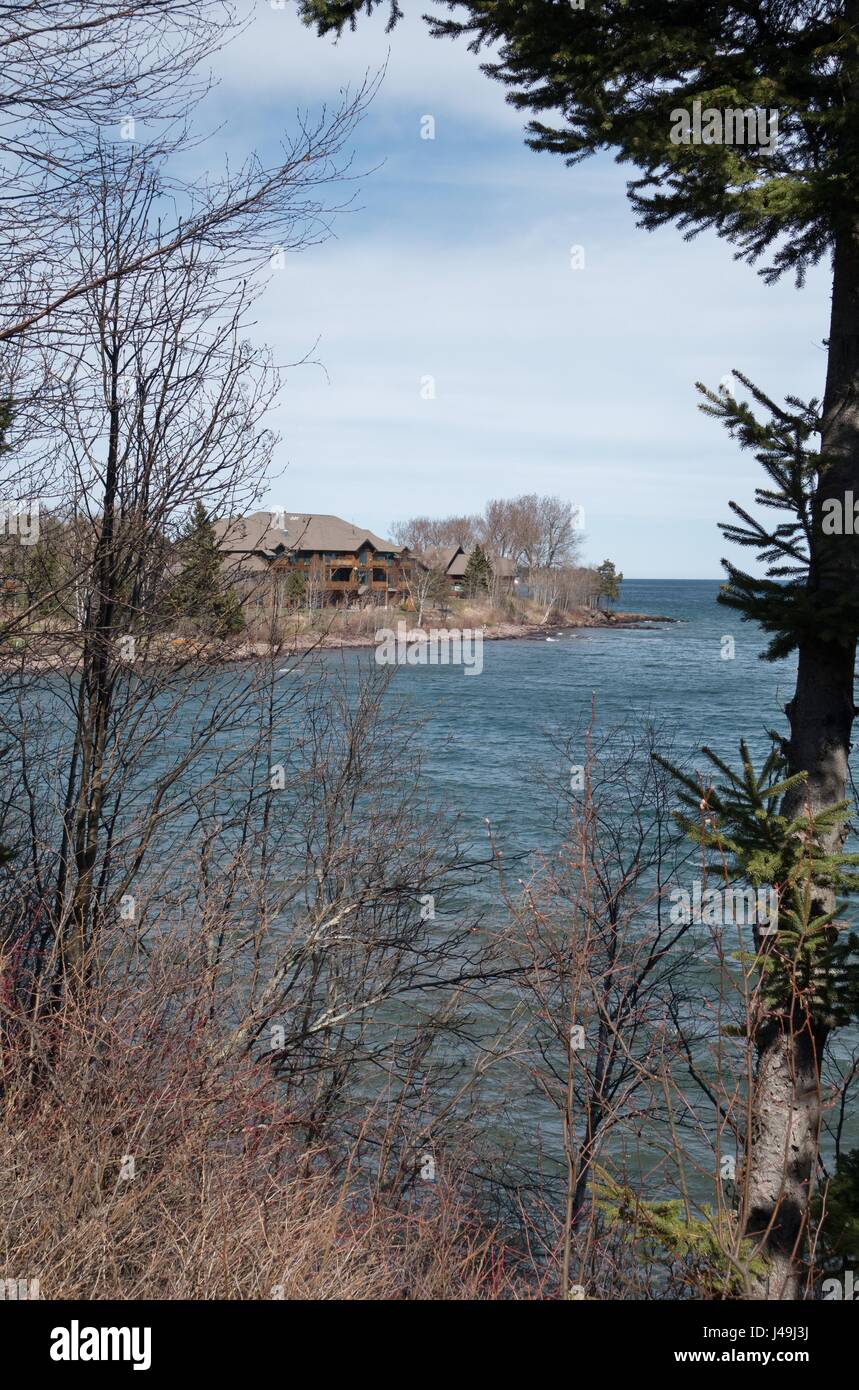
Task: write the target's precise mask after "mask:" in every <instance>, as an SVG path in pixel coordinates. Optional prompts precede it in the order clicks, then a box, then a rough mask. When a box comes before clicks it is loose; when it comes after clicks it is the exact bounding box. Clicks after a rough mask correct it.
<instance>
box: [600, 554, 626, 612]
mask: <svg viewBox="0 0 859 1390" xmlns="http://www.w3.org/2000/svg"><path fill="white" fill-rule="evenodd" d="M597 574H598V575H599V579H600V587H599V597H600V598H604V599H607V600H608V602H609V603H615V602H616V600H617V597H618V595H619V593H620V586H621V584H622V583H623V575H622V574H620V573H619V572H618V571H617V570H616V569H615V567H614V563H613V561H611V560H603V562H602V564H601V565H598V566H597Z"/></svg>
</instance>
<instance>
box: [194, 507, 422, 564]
mask: <svg viewBox="0 0 859 1390" xmlns="http://www.w3.org/2000/svg"><path fill="white" fill-rule="evenodd" d="M276 520H277V521H282V522H283V526H277V525H276V524H275V521H276ZM215 535H216V537H217V539H218V544H219V546H220V547H221V549H222V550H226V551H229V552H240V553H242V554H247V553H248V552H256V553H261V554H262V555H264V556H265V557H266V558H267V559H269V560H275V559H277V557H278V555H281V554H283V553H284V552H285V551H287V552H296V551H312V552H318V553H323V552H326V551H331V552H335V553H340V552H346V553H349V554H352V553H354V552H355V551H358V550H360V549H361V547H362V546H364V545H369V546H371V547H372V549H373V550H380V551H385V552H387V553H388V554H393V555H399V554H401V553H402V551H403V547H402V546H401V545H395V544H394V542H393V541H386V540H383V539H382V537H381V536H377V535H375V534H374V532H372V531H368V530H367V529H366V528H365V527H361V526H355V525H353V523H352V522H351V521H344V520H343V518H342V517H339V516H329V515H327V514H325V513H323V512H254V513H253V514H252V515H251V516H239V517H233V518H231V519H230V520H228V521H216V522H215Z"/></svg>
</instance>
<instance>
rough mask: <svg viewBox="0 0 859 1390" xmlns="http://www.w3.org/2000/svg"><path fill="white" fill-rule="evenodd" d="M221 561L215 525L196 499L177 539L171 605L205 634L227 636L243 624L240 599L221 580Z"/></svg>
mask: <svg viewBox="0 0 859 1390" xmlns="http://www.w3.org/2000/svg"><path fill="white" fill-rule="evenodd" d="M222 562H223V556H222V554H221V551H220V550H219V548H218V541H217V537H216V535H215V528H214V526H213V525H212V523H211V520H210V518H209V515H208V513H207V511H206V508H205V507H204V506H203V504H202V502H197V503H196V504H195V506H194V510H193V512H192V513H191V516H190V518H189V520H188V525H187V528H186V530H185V534H184V535H183V536H182V538H181V540H180V542H179V572H178V575H177V577H176V582H175V585H174V587H173V593H172V608H173V611H174V613H175V614H176V616H179V617H183V618H189V619H190V620H191V621H192V622H193V623H194V625H195V626H196V627H197V629H198V630H199V631H200V632H201V633H204V634H205V635H206V636H207V637H215V638H225V637H229V636H232V635H233V634H235V633H237V632H241V630H242V628H243V627H244V616H243V613H242V606H241V602H240V600H239V597H238V595H237V594H236V591H235V589H234V588H233V587H232V585H230V584H227V583H226V582H225V580H224V572H223V563H222Z"/></svg>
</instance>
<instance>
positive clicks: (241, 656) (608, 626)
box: [0, 609, 680, 671]
mask: <svg viewBox="0 0 859 1390" xmlns="http://www.w3.org/2000/svg"><path fill="white" fill-rule="evenodd" d="M382 614H384V615H385V616H387V617H388V619H389V622H388V624H385V623H383V622H381V621H380V624H379V627H382V626H389V625H391V624H393V625H394V626H395V625H396V623H398V622H406V623H407V624H408V615H405V614H402V613H397V615H396V616H394V615H393V614H391V613H390V612H388V613H385V610H380V617H381V615H382ZM679 621H680V620H679V619H678V618H669V617H666V616H662V615H659V614H653V613H624V612H617V613H599V612H597V611H596V610H594V609H586V610H580V611H579V612H578V613H570V614H568V615H567V617H566V620H565V621H564V622H561V623H558V622H555V623H522V622H519V623H517V622H506V623H493V624H487V625H483V626H482V631H483V640H484V641H485V642H510V641H523V640H527V639H528V638H531V639H533V640H537V639H539V638H543V639H546V638H553V639H555V640H559V639H560V638H561V637H562V636H565V635H568V634H569V635H572V634H573V633H578V632H593V631H597V630H599V631H612V630H616V631H627V632H628V631H635V630H639V631H647V630H648V629H652V628H655V627H659V626H661V625H663V624H665V623H676V622H679ZM425 622H426V620H425ZM448 623H450V620H449V619H448ZM437 626H438V624H437V623H436V622H435V621H433V623H432V624H430V623H429V622H426V625H425V627H424V628H422V629H418V628H417V627H415V628H411V627H410V628H409V631H414V632H417V631H427V630H428V629H431V628H433V627H437ZM448 630H449V631H457V630H459V631H466V630H472V631H474V630H480V629H465V628H462V629H457V628H455V627H453V626H452V625H451V626H450V627H449V628H448ZM377 631H378V628H377ZM39 636H44V634H39ZM25 640H26V639H25ZM413 640H415V639H413ZM416 640H420V639H419V638H418V639H416ZM376 645H377V641H376V636H375V633H344V634H343V635H342V636H341V635H338V634H336V633H332V632H331V631H328V632H322V633H313V634H310V633H305V634H299V633H293V634H292V635H291V637H287V638H285V639H284V640H283V641H282V642H280V643H278V644H272V643H270V642H253V641H245V642H237V643H236V644H235V645H234V646H230V647H223V648H220V649H219V648H218V647H217V646H216V645H214V644H211V645H204V646H202V647H200V648H196V649H195V647H196V644H195V642H194V639H193V638H167V639H165V645H164V648H163V649H162V652H161V655H162V657H163V656H164V655H167V654H168V653H169V655H170V656H171V657H172V658H173V659H174V661H176V660H177V659H178V661H180V662H184V661H186V660H187V659H189V658H191V659H193V658H194V657H201V658H203V659H205V660H206V661H207V662H210V663H211V664H213V665H232V664H234V663H236V662H240V661H254V660H261V659H264V658H271V657H273V656H276V657H277V658H278V660H283V659H284V658H287V659H288V658H289V657H291V656H306V655H308V654H309V653H310V652H318V651H360V650H362V649H366V648H368V647H375V646H376ZM34 646H35V643H34ZM141 660H142V662H143V663H145V664H147V665H152V664H155V665H157V664H159V658H158V656H155V655H150V656H149V657H145V658H141ZM76 665H77V660H76V657H75V656H72V655H71V654H69V652H68V650H66V652H54V653H51V654H41V655H39V654H38V653H37V652H36V651H31V652H28V651H26V650H24V651H18V652H15V651H7V652H3V653H2V655H0V671H20V670H21V669H22V668H23V669H24V670H27V671H50V670H54V671H63V670H66V671H68V670H73V669H74V667H75V666H76Z"/></svg>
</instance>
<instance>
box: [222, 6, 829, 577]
mask: <svg viewBox="0 0 859 1390" xmlns="http://www.w3.org/2000/svg"><path fill="white" fill-rule="evenodd" d="M276 2H277V0H276ZM247 8H248V11H249V12H250V11H251V10H252V11H253V16H254V18H253V23H252V24H251V25H250V26H249V27H248V29H247V30H246V32H245V33H243V34H242V35H241V36H240V37H239V39H238V40H237V41H235V42H234V43H233V44H231V45H230V46H229V48H228V49H227V50H225V51H224V53H223V54H221V55H220V56H219V58H218V60H217V65H216V75H217V78H218V80H219V85H218V88H217V90H216V91H215V92H214V93H213V94H212V96H211V97H210V99H209V105H208V108H207V114H208V115H210V116H214V118H215V120H216V122H217V123H218V124H219V128H218V130H217V132H216V134H215V135H214V136H213V138H212V140H211V142H210V144H209V146H208V150H209V153H210V157H211V158H212V160H213V161H216V160H218V159H219V158H223V157H226V156H227V155H229V156H230V157H231V158H233V159H234V158H235V157H236V155H237V153H238V152H239V151H241V150H246V149H249V148H253V147H256V148H258V149H259V150H260V151H261V153H263V154H264V155H265V154H267V153H268V154H270V153H272V152H273V151H274V150H275V149H276V147H277V142H278V140H279V139H280V137H281V136H282V134H283V133H284V132H289V131H293V132H294V131H295V130H296V128H297V113H300V112H302V111H311V112H317V113H318V112H319V110H320V109H321V107H322V106H323V105H324V104H326V103H327V104H328V105H329V106H330V105H332V104H336V103H337V102H338V100H339V98H340V94H341V91H342V89H344V88H347V87H348V88H351V89H354V88H355V87H357V86H360V84H361V82H362V81H363V80H364V78H365V76H366V75H368V74H370V75H371V76H372V75H373V74H376V73H378V72H379V71H380V70H381V69H384V75H383V76H382V78H381V81H380V84H379V89H378V92H377V94H376V96H375V98H374V99H373V101H372V103H371V104H370V107H369V109H368V111H367V113H366V115H365V116H364V118H363V120H362V122H361V124H360V125H359V127H358V128H357V129H356V131H355V133H354V135H353V137H352V138H351V140H350V149H351V151H352V154H353V163H352V168H351V174H352V176H353V181H352V182H351V183H349V184H346V185H344V187H343V189H342V193H340V194H338V195H336V196H338V197H339V198H340V200H341V201H342V200H345V199H351V200H352V201H351V204H350V206H349V208H348V210H347V211H344V212H343V213H341V214H340V215H339V216H338V217H336V219H335V221H334V223H333V234H332V236H331V237H330V238H329V239H328V240H327V241H325V242H324V243H323V244H320V245H315V246H311V247H308V248H307V249H305V250H303V251H301V252H299V253H296V254H294V255H293V254H290V255H288V256H287V257H286V262H285V265H284V267H283V269H281V270H278V271H276V272H275V273H274V274H273V275H272V277H271V280H270V283H269V284H268V286H267V288H266V290H265V293H264V295H263V297H262V300H261V302H260V304H259V306H258V308H259V312H258V314H257V321H256V324H255V326H254V328H253V336H254V337H256V338H257V339H258V340H259V341H261V342H267V343H269V344H270V345H271V346H272V348H273V350H274V354H275V357H276V359H277V360H278V361H279V362H281V363H285V364H289V363H299V362H302V361H303V359H305V358H307V357H310V359H312V360H310V361H308V362H306V363H305V364H304V365H301V366H295V367H290V368H288V369H287V370H286V372H285V384H284V390H283V393H282V396H281V399H280V402H279V404H278V406H277V408H276V409H275V410H274V411H273V412H272V417H271V421H270V423H271V425H272V427H273V428H274V429H276V430H277V431H278V432H279V434H280V436H281V439H280V442H279V444H278V446H277V451H276V468H275V472H276V474H277V477H276V481H275V482H274V483H273V485H272V487H271V489H270V490H269V491H268V492H267V493H266V494H265V497H264V505H265V506H269V507H271V508H276V507H278V508H279V507H282V508H284V509H285V510H286V511H296V512H331V513H335V514H336V515H339V516H343V517H345V518H347V519H348V520H350V521H354V522H356V523H358V524H359V525H365V526H367V527H369V528H370V529H372V530H374V531H376V532H378V533H380V534H382V535H387V534H389V532H390V527H391V524H392V522H394V521H397V520H401V519H405V518H407V517H409V516H413V515H418V514H429V515H446V514H449V513H464V512H473V511H480V510H482V508H483V506H484V504H485V502H486V501H487V499H488V498H491V497H512V496H516V495H517V494H519V493H523V492H529V493H530V492H537V493H550V494H557V495H559V496H561V497H564V498H566V499H568V500H569V501H570V502H571V503H573V504H574V505H575V506H577V507H580V508H582V509H583V514H584V522H585V532H584V559H585V560H586V561H588V562H592V563H597V564H598V563H600V562H601V561H602V560H604V559H606V558H610V559H612V560H613V561H614V562H615V563H616V564H617V566H618V567H619V568H620V569H621V570H622V571H623V572H624V573H625V574H626V575H627V577H635V578H675V577H676V578H701V579H715V578H718V577H720V574H721V570H720V563H719V561H720V557H721V556H722V555H724V554H726V553H728V551H727V548H726V546H725V543H724V542H723V540H722V538H721V536H720V533H719V532H718V530H717V527H716V522H717V521H719V520H724V519H726V518H727V516H728V506H727V504H728V499H729V498H733V499H735V500H736V501H738V502H740V503H741V504H744V505H745V504H749V503H750V502H751V501H752V497H753V489H754V486H755V483H756V481H757V480H758V473H759V469H758V465H757V464H756V463H755V461H754V458H753V457H752V456H751V455H745V454H741V453H740V452H739V451H738V449H737V447H736V446H735V445H734V444H733V443H732V442H731V440H730V439H729V437H728V436H727V434H726V433H725V431H724V430H723V429H722V427H721V426H720V425H719V424H718V423H717V422H716V421H714V420H711V419H709V418H707V417H705V416H703V415H702V414H701V413H700V412H699V411H698V409H697V397H696V393H695V389H694V383H695V382H696V381H698V380H702V381H704V382H706V383H707V384H708V385H712V386H713V387H717V386H718V384H719V382H720V381H721V380H723V379H724V377H725V376H726V374H728V373H729V372H730V371H731V370H732V369H739V370H741V371H743V372H744V373H745V374H746V375H747V376H749V377H750V378H751V379H752V380H754V381H756V382H757V383H758V384H759V385H760V386H762V387H763V388H764V389H765V390H766V391H767V392H768V393H769V394H771V395H773V396H775V397H776V398H777V399H778V398H781V397H783V396H784V395H787V394H795V395H799V396H801V397H808V396H812V395H816V396H819V395H820V394H821V393H822V390H823V374H824V370H825V355H824V352H823V349H822V339H823V338H824V336H825V334H826V331H827V320H828V309H829V286H828V267H826V266H820V267H818V268H817V269H816V270H815V271H814V272H812V273H811V274H810V275H809V277H808V280H807V282H806V285H805V287H804V288H803V289H802V290H797V289H796V288H795V286H794V285H793V283H792V281H790V280H785V281H783V282H781V283H779V284H778V285H777V286H775V287H772V286H767V285H765V284H764V283H763V281H762V280H761V279H760V277H759V276H758V274H757V273H756V271H755V270H754V269H753V268H751V267H749V266H746V265H744V264H741V263H738V262H735V261H734V259H733V248H732V246H731V245H730V244H729V243H728V242H725V241H720V240H719V239H718V238H717V237H715V236H711V235H703V236H701V237H700V238H698V239H696V240H695V241H693V242H691V243H687V242H684V240H683V238H682V235H681V233H680V232H678V231H677V229H676V228H674V227H671V228H664V229H661V230H659V231H657V232H650V233H648V232H645V231H643V230H641V229H639V228H637V227H636V225H635V219H634V217H633V214H632V211H631V209H630V207H629V204H628V202H627V199H626V195H625V186H626V181H627V179H628V177H630V175H631V172H632V171H631V169H630V168H629V167H628V166H626V167H622V168H621V167H618V166H617V165H616V164H615V163H614V161H613V159H612V157H611V156H610V155H604V156H603V155H600V156H597V157H596V158H593V159H590V160H588V161H586V162H585V163H583V164H581V165H578V166H576V167H575V168H572V169H570V168H567V167H566V165H565V164H564V162H563V160H561V159H559V158H558V157H556V156H551V155H548V154H536V153H534V152H533V151H531V150H529V149H527V147H526V146H525V144H524V141H523V124H524V123H523V118H522V116H521V115H520V114H519V113H517V112H516V111H514V110H513V109H512V108H511V107H510V106H509V105H508V104H507V103H506V102H505V100H504V89H503V87H502V86H501V84H499V83H497V82H494V81H492V80H491V79H490V78H488V77H486V76H485V75H484V74H483V73H482V72H481V71H480V66H479V64H480V59H479V58H478V57H477V56H475V55H473V54H470V53H469V52H468V50H467V47H466V45H465V44H462V43H458V42H450V41H440V40H433V39H431V38H430V36H429V35H428V33H427V32H426V29H425V27H424V26H423V25H422V23H421V21H420V18H419V15H420V12H421V10H423V9H426V8H427V5H426V3H421V4H418V5H414V6H413V5H409V4H406V5H404V8H406V9H407V11H410V13H409V14H407V18H406V21H405V22H404V23H403V24H402V25H401V26H399V27H398V28H396V29H395V30H394V31H393V32H392V33H391V34H387V33H386V32H385V19H386V12H385V11H377V12H376V14H374V15H373V16H372V17H371V18H370V19H369V20H367V19H365V21H364V23H363V24H362V25H360V26H359V28H358V30H357V31H356V32H355V33H350V32H348V31H347V32H346V33H344V35H343V36H342V38H341V39H339V40H338V41H335V40H333V39H332V38H326V39H320V38H318V37H317V36H316V35H315V33H313V32H312V31H309V30H307V29H306V28H305V27H304V26H303V25H302V24H301V22H300V20H299V18H298V15H297V13H296V10H295V6H294V4H293V3H292V0H286V4H285V7H284V8H283V9H274V8H272V4H271V3H270V0H257V3H256V4H254V3H253V0H248V3H247ZM427 116H430V117H432V120H433V122H434V135H435V138H434V139H426V138H422V130H424V131H426V130H427V129H428V126H429V123H428V122H427V121H426V120H425V119H424V118H425V117H427ZM355 176H359V177H355ZM573 247H579V248H581V251H579V252H577V253H576V254H575V255H573V254H572V248H573ZM574 261H576V262H578V263H581V262H582V261H583V262H584V264H583V266H582V267H581V268H574V266H573V262H574ZM427 378H432V383H429V382H428V381H427ZM433 391H434V395H432V394H431V393H432V392H433ZM734 558H737V556H736V554H735V555H734ZM740 558H741V561H742V563H743V564H747V563H748V560H749V556H748V554H744V555H741V556H740Z"/></svg>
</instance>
